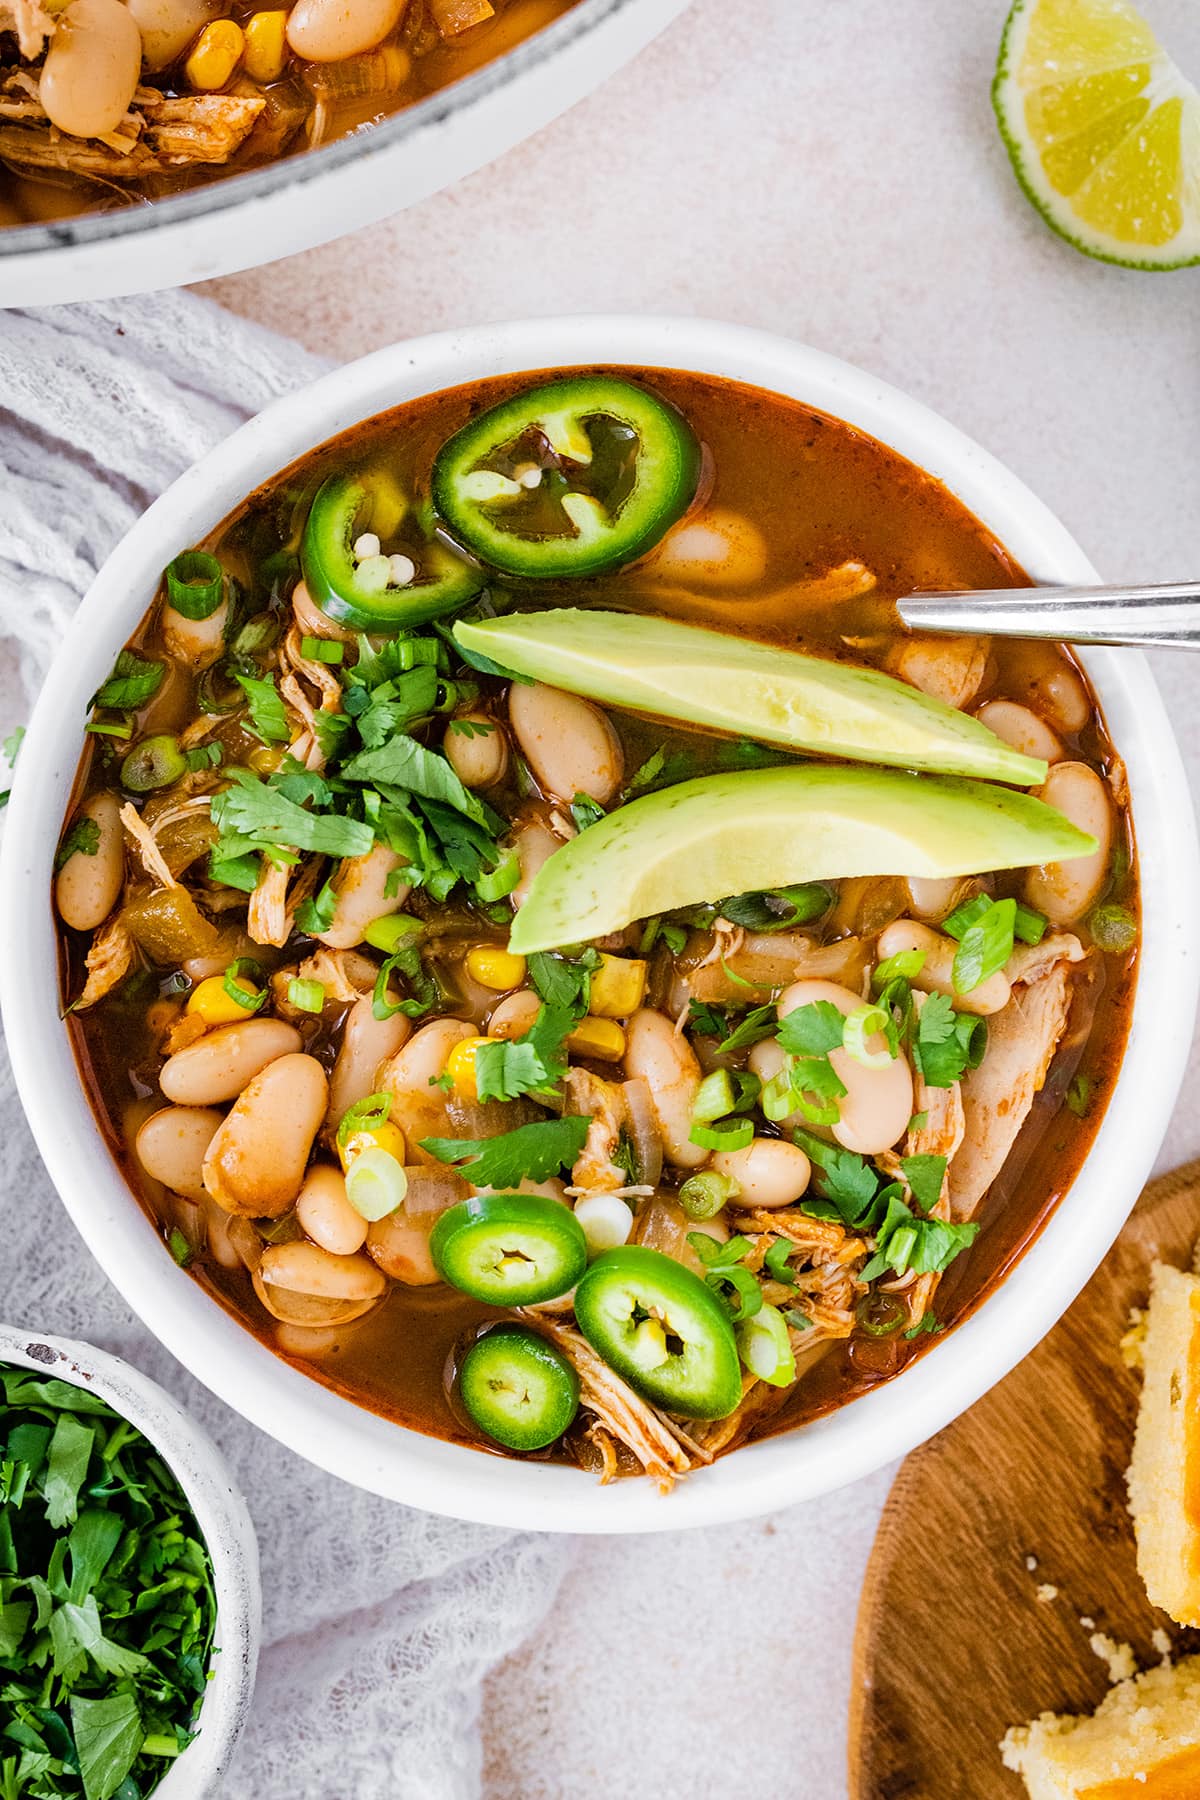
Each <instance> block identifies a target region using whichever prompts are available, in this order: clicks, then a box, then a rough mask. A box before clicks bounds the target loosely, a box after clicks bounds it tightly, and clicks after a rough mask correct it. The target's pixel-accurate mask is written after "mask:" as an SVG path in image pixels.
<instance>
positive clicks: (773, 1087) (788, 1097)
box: [758, 1068, 845, 1125]
mask: <svg viewBox="0 0 1200 1800" xmlns="http://www.w3.org/2000/svg"><path fill="white" fill-rule="evenodd" d="M842 1092H843V1093H845V1088H843V1089H842ZM758 1103H759V1105H760V1106H761V1107H762V1109H763V1112H764V1113H765V1114H766V1116H767V1118H768V1119H770V1120H771V1122H772V1123H773V1124H775V1125H778V1124H779V1123H780V1121H781V1120H783V1119H788V1118H790V1117H791V1115H792V1114H793V1113H794V1112H798V1113H800V1114H801V1116H802V1117H803V1118H805V1119H807V1120H808V1122H809V1124H810V1125H836V1124H837V1122H838V1120H839V1119H840V1118H841V1116H842V1114H841V1109H840V1108H839V1106H838V1103H837V1100H836V1099H830V1100H827V1101H826V1102H825V1104H824V1105H821V1104H819V1103H816V1102H814V1101H812V1100H810V1099H809V1098H808V1096H807V1095H806V1094H804V1093H802V1092H800V1091H799V1090H798V1089H796V1088H794V1087H793V1086H792V1080H791V1076H790V1074H789V1073H788V1070H787V1069H786V1068H783V1069H780V1071H779V1073H778V1075H772V1077H771V1079H770V1081H768V1082H767V1084H766V1086H765V1087H764V1088H763V1091H762V1093H761V1095H760V1096H759V1102H758Z"/></svg>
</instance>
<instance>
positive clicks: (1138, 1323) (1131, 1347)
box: [1120, 1306, 1146, 1371]
mask: <svg viewBox="0 0 1200 1800" xmlns="http://www.w3.org/2000/svg"><path fill="white" fill-rule="evenodd" d="M1145 1348H1146V1309H1145V1307H1144V1306H1131V1307H1130V1309H1129V1324H1128V1325H1127V1326H1126V1327H1125V1331H1124V1334H1123V1335H1122V1338H1121V1343H1120V1351H1121V1361H1122V1362H1123V1363H1124V1364H1125V1367H1126V1368H1127V1369H1136V1370H1138V1371H1140V1370H1141V1368H1142V1361H1143V1357H1144V1354H1145Z"/></svg>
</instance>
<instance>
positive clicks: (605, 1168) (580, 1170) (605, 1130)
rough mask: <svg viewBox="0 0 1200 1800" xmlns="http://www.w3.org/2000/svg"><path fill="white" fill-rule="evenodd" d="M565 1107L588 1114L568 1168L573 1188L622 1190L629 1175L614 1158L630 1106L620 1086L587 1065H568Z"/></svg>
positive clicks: (591, 1191)
mask: <svg viewBox="0 0 1200 1800" xmlns="http://www.w3.org/2000/svg"><path fill="white" fill-rule="evenodd" d="M563 1096H564V1110H565V1111H566V1112H568V1113H575V1114H576V1115H578V1116H579V1117H581V1118H582V1117H587V1118H590V1120H591V1123H590V1124H589V1125H588V1133H587V1137H586V1139H585V1140H584V1145H583V1149H582V1150H581V1151H580V1153H579V1155H578V1157H577V1158H576V1159H575V1164H574V1167H573V1168H572V1170H571V1184H572V1191H573V1192H574V1193H580V1194H612V1193H616V1192H623V1191H624V1190H625V1188H626V1186H627V1183H628V1181H629V1176H628V1174H627V1173H626V1171H625V1170H624V1169H622V1168H621V1167H620V1165H619V1164H618V1163H617V1162H616V1160H615V1158H616V1154H617V1150H618V1148H619V1146H620V1142H621V1133H622V1132H623V1131H624V1130H625V1127H626V1125H627V1124H628V1122H629V1109H628V1107H627V1106H626V1104H625V1096H624V1094H623V1093H622V1092H621V1090H620V1088H619V1087H617V1086H616V1085H615V1083H613V1082H611V1081H605V1080H604V1079H603V1077H602V1076H600V1075H593V1074H591V1073H590V1072H589V1071H588V1070H587V1069H580V1068H573V1069H568V1070H567V1074H566V1078H565V1080H564V1082H563Z"/></svg>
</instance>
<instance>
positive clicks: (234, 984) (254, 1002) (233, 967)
mask: <svg viewBox="0 0 1200 1800" xmlns="http://www.w3.org/2000/svg"><path fill="white" fill-rule="evenodd" d="M261 980H262V969H261V967H260V966H259V964H258V963H256V962H254V961H253V959H252V958H251V957H248V956H239V957H238V959H237V961H236V962H232V963H230V965H229V967H228V968H227V969H226V971H225V973H224V975H222V977H221V986H222V987H223V988H224V989H225V992H226V993H227V994H228V995H229V998H230V999H231V1000H232V1001H234V1003H235V1004H236V1005H238V1006H240V1007H241V1008H242V1009H243V1010H244V1011H245V1012H257V1011H258V1009H259V1007H260V1006H262V1005H264V1004H265V1002H266V998H267V990H266V988H265V987H263V988H255V987H250V986H249V985H246V984H248V983H249V982H250V981H261Z"/></svg>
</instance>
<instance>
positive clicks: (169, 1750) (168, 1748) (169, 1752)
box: [138, 1731, 180, 1757]
mask: <svg viewBox="0 0 1200 1800" xmlns="http://www.w3.org/2000/svg"><path fill="white" fill-rule="evenodd" d="M179 1750H180V1744H179V1739H178V1738H176V1737H171V1736H170V1734H169V1733H168V1732H165V1731H152V1732H150V1733H149V1734H148V1736H146V1737H144V1738H143V1739H142V1747H141V1749H140V1750H139V1751H138V1755H139V1756H166V1757H171V1756H178V1755H179Z"/></svg>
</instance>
